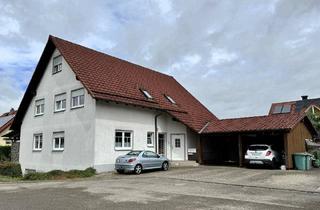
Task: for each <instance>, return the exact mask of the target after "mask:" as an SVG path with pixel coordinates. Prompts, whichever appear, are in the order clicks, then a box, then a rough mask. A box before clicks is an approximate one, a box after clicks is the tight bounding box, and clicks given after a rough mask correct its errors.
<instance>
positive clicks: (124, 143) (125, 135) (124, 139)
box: [115, 130, 132, 149]
mask: <svg viewBox="0 0 320 210" xmlns="http://www.w3.org/2000/svg"><path fill="white" fill-rule="evenodd" d="M131 148H132V131H119V130H117V131H116V134H115V149H131Z"/></svg>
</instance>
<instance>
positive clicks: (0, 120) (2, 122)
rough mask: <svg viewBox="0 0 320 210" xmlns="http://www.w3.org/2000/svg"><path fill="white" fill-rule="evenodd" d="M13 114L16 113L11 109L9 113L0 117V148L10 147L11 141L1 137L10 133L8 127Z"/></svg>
mask: <svg viewBox="0 0 320 210" xmlns="http://www.w3.org/2000/svg"><path fill="white" fill-rule="evenodd" d="M15 114H16V111H15V110H14V109H13V108H12V109H11V110H10V112H6V113H4V114H2V115H0V146H10V145H11V141H10V140H8V139H7V138H6V137H3V136H4V135H6V134H8V133H9V132H10V126H11V124H12V122H13V120H14V116H15Z"/></svg>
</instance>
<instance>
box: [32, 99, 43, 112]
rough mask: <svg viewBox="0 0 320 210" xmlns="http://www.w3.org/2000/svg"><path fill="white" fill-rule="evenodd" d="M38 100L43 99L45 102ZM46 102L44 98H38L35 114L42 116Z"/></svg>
mask: <svg viewBox="0 0 320 210" xmlns="http://www.w3.org/2000/svg"><path fill="white" fill-rule="evenodd" d="M38 101H43V103H41V104H37V102H38ZM44 104H45V100H44V98H41V99H37V100H36V101H35V110H34V115H35V116H41V115H43V114H44ZM38 108H39V110H40V112H38Z"/></svg>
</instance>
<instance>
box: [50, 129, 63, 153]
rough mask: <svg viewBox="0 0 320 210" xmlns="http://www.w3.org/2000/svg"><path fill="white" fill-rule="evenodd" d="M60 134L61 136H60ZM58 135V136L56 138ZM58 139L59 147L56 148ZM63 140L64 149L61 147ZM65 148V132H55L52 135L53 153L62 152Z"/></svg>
mask: <svg viewBox="0 0 320 210" xmlns="http://www.w3.org/2000/svg"><path fill="white" fill-rule="evenodd" d="M59 134H60V135H59ZM55 135H57V136H55ZM56 139H59V144H58V145H59V147H58V148H57V147H56ZM61 139H63V147H61V145H62V144H61ZM64 148H65V132H64V131H57V132H53V135H52V151H53V152H62V151H64Z"/></svg>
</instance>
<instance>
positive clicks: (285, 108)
mask: <svg viewBox="0 0 320 210" xmlns="http://www.w3.org/2000/svg"><path fill="white" fill-rule="evenodd" d="M289 112H291V105H290V104H285V105H276V106H275V107H274V109H273V112H272V113H273V114H280V113H289Z"/></svg>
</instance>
